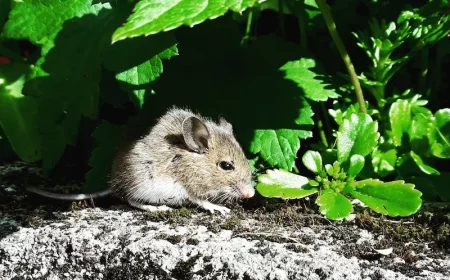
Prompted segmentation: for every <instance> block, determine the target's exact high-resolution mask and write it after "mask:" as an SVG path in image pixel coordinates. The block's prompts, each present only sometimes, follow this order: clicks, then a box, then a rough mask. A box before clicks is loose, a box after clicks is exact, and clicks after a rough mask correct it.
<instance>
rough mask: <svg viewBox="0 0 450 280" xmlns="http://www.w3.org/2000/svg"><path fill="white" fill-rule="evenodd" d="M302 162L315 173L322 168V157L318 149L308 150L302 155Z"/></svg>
mask: <svg viewBox="0 0 450 280" xmlns="http://www.w3.org/2000/svg"><path fill="white" fill-rule="evenodd" d="M302 162H303V164H304V165H305V167H306V168H308V169H309V170H311V171H312V172H313V173H314V174H318V173H319V172H320V171H321V170H322V157H321V156H320V154H319V153H318V152H316V151H307V152H306V153H305V154H304V155H303V157H302Z"/></svg>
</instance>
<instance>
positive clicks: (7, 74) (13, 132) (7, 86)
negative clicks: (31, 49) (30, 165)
mask: <svg viewBox="0 0 450 280" xmlns="http://www.w3.org/2000/svg"><path fill="white" fill-rule="evenodd" d="M30 72H31V69H30V66H29V65H25V64H16V63H11V64H8V65H0V127H1V129H2V130H3V132H4V133H5V135H6V137H7V138H8V141H9V143H10V145H11V147H12V148H13V149H14V151H15V152H16V154H17V155H18V156H19V157H20V159H22V160H23V161H27V162H34V161H38V160H40V159H41V145H40V136H39V133H38V130H37V124H36V120H37V119H36V109H37V102H36V100H35V99H34V98H33V97H31V96H24V95H22V88H23V85H24V83H25V81H26V79H27V76H28V75H29V73H30Z"/></svg>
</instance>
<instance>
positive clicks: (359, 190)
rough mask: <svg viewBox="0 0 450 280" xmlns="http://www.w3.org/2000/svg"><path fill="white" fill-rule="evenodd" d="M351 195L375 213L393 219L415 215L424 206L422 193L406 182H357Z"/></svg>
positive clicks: (371, 180)
mask: <svg viewBox="0 0 450 280" xmlns="http://www.w3.org/2000/svg"><path fill="white" fill-rule="evenodd" d="M350 193H351V195H352V196H354V197H355V198H357V199H359V200H360V201H361V202H363V203H364V204H366V205H367V206H368V207H370V208H371V209H372V210H374V211H375V212H378V213H380V214H383V215H389V216H392V217H395V216H408V215H411V214H414V213H416V212H417V210H419V207H420V205H421V204H422V200H421V198H420V197H421V195H422V194H421V192H420V191H418V190H416V189H414V185H413V184H407V183H405V182H404V181H393V182H388V183H385V182H382V181H378V180H373V179H367V180H363V181H359V182H357V183H356V189H355V190H351V191H350Z"/></svg>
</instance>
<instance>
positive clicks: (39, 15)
mask: <svg viewBox="0 0 450 280" xmlns="http://www.w3.org/2000/svg"><path fill="white" fill-rule="evenodd" d="M97 7H98V6H97ZM92 12H93V7H91V0H67V1H58V0H46V1H42V0H38V1H17V2H16V3H15V4H14V6H13V9H12V10H11V12H10V14H9V19H8V21H7V22H6V24H5V29H4V36H5V37H7V38H11V39H18V40H20V39H24V38H26V39H28V40H29V41H31V42H32V43H34V44H37V45H44V48H43V50H42V52H43V54H46V53H47V51H48V50H49V49H51V48H52V47H53V45H54V39H55V37H56V34H58V32H59V31H60V30H61V29H62V28H63V24H64V22H65V21H67V20H69V19H72V18H79V17H82V16H83V15H85V14H89V13H92ZM43 19H45V20H43Z"/></svg>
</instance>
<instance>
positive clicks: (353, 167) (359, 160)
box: [347, 155, 364, 177]
mask: <svg viewBox="0 0 450 280" xmlns="http://www.w3.org/2000/svg"><path fill="white" fill-rule="evenodd" d="M363 167H364V157H363V156H361V155H352V156H351V157H350V167H349V168H348V172H347V173H348V176H351V177H356V175H358V174H359V172H361V170H362V169H363Z"/></svg>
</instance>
